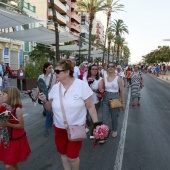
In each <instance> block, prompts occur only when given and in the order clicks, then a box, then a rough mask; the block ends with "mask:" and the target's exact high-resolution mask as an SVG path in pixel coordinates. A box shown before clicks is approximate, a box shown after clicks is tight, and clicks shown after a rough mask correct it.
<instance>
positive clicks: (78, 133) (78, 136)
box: [59, 84, 87, 141]
mask: <svg viewBox="0 0 170 170" xmlns="http://www.w3.org/2000/svg"><path fill="white" fill-rule="evenodd" d="M59 96H60V105H61V111H62V115H63V120H64V125H65V127H66V130H67V135H68V139H69V140H70V141H82V140H84V139H86V138H87V136H86V129H85V125H81V126H79V125H69V124H68V122H67V118H66V114H65V110H64V105H63V100H62V95H61V84H60V85H59Z"/></svg>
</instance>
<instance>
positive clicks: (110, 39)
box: [107, 32, 115, 63]
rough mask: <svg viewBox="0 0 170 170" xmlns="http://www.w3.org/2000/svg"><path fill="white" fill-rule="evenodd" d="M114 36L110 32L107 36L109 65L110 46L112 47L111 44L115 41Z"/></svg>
mask: <svg viewBox="0 0 170 170" xmlns="http://www.w3.org/2000/svg"><path fill="white" fill-rule="evenodd" d="M114 37H115V36H114V35H113V33H112V32H108V34H107V39H108V53H107V55H108V56H107V57H108V63H109V55H110V45H111V42H112V41H113V40H114Z"/></svg>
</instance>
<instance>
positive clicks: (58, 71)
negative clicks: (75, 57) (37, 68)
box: [54, 70, 66, 74]
mask: <svg viewBox="0 0 170 170" xmlns="http://www.w3.org/2000/svg"><path fill="white" fill-rule="evenodd" d="M62 71H66V70H54V72H55V73H56V74H60V72H62Z"/></svg>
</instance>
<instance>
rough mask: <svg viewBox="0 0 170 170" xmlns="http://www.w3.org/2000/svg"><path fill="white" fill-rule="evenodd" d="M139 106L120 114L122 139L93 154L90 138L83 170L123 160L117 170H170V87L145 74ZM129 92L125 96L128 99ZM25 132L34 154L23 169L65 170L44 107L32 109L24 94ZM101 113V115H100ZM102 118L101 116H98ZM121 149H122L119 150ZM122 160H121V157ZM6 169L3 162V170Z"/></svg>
mask: <svg viewBox="0 0 170 170" xmlns="http://www.w3.org/2000/svg"><path fill="white" fill-rule="evenodd" d="M144 78H145V87H144V89H143V90H142V100H141V106H140V107H137V106H135V107H131V106H130V107H129V111H128V110H127V112H126V113H124V112H122V113H121V114H120V115H119V128H118V132H119V136H118V137H117V138H116V139H113V138H110V139H109V140H108V142H107V143H105V144H104V145H99V146H98V147H97V148H96V150H95V151H94V152H92V151H91V150H92V146H93V141H92V140H90V139H87V140H86V141H84V143H83V147H82V150H81V153H80V159H81V165H80V170H115V169H116V168H114V165H115V160H116V159H117V158H119V157H120V159H119V160H123V162H122V166H119V167H118V170H120V169H122V170H169V169H170V161H168V160H170V154H169V148H170V137H169V135H168V134H169V130H170V124H169V122H170V112H169V110H170V93H169V91H170V86H169V85H168V84H166V83H164V82H162V81H161V80H159V79H156V78H151V77H150V76H148V75H144ZM128 90H129V89H126V90H125V91H126V97H128ZM22 101H23V106H24V107H23V115H24V120H25V129H26V131H27V136H28V139H29V143H30V146H31V150H32V153H31V155H30V157H29V158H28V160H27V161H26V162H24V163H21V164H20V167H21V170H63V168H62V165H61V160H60V156H59V154H58V153H57V151H56V148H55V144H54V133H53V128H51V129H50V136H49V137H48V138H46V139H45V138H44V137H43V130H44V121H45V118H44V117H43V116H42V114H41V112H42V107H41V106H40V105H37V106H36V107H34V106H33V104H32V103H31V101H30V99H29V98H28V97H25V96H24V95H23V94H22ZM100 113H101V112H100ZM127 113H128V121H127V131H126V133H125V137H126V140H125V143H124V144H122V146H124V150H123V149H122V148H121V149H122V150H123V151H124V152H122V153H123V154H122V155H119V154H117V151H119V150H118V148H119V147H118V146H119V144H120V143H119V142H120V141H122V138H121V137H120V133H121V130H122V126H123V125H124V118H125V117H126V116H125V115H126V114H127ZM99 118H101V114H99ZM119 149H120V148H119ZM121 157H122V158H121ZM1 169H3V165H2V163H0V170H1Z"/></svg>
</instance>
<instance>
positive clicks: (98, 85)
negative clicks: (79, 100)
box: [83, 64, 104, 138]
mask: <svg viewBox="0 0 170 170" xmlns="http://www.w3.org/2000/svg"><path fill="white" fill-rule="evenodd" d="M83 81H85V82H86V83H88V85H89V86H90V88H91V89H92V90H93V92H94V93H93V95H92V99H93V103H94V104H95V107H96V110H97V111H98V109H99V107H100V102H99V101H100V99H101V92H100V91H102V90H103V92H104V81H103V78H102V77H100V75H99V71H98V66H97V65H95V64H93V65H91V66H90V67H89V68H88V73H87V76H86V77H83ZM87 125H88V127H89V128H90V137H91V138H92V136H93V134H92V128H91V127H92V125H93V122H92V120H91V118H90V116H89V114H87Z"/></svg>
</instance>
